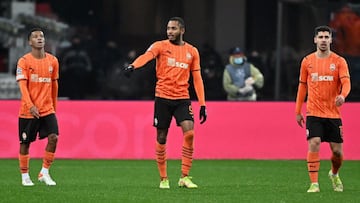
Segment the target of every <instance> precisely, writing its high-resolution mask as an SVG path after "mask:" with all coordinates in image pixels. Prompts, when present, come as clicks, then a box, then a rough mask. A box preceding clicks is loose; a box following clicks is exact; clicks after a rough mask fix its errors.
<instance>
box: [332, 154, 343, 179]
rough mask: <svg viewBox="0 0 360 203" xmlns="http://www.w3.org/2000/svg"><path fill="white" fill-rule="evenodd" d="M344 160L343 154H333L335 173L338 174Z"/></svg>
mask: <svg viewBox="0 0 360 203" xmlns="http://www.w3.org/2000/svg"><path fill="white" fill-rule="evenodd" d="M342 162H343V155H340V156H335V155H334V154H333V155H332V156H331V163H332V164H331V170H332V173H333V174H337V173H338V171H339V169H340V167H341V165H342Z"/></svg>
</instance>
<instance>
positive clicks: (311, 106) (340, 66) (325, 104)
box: [300, 52, 350, 118]
mask: <svg viewBox="0 0 360 203" xmlns="http://www.w3.org/2000/svg"><path fill="white" fill-rule="evenodd" d="M343 77H350V74H349V70H348V65H347V63H346V61H345V59H344V58H343V57H341V56H339V55H337V54H335V53H333V52H332V53H331V54H330V56H329V57H327V58H318V57H317V56H316V55H315V53H312V54H309V55H308V56H306V57H305V58H304V59H303V60H302V63H301V68H300V82H302V83H305V84H307V93H308V96H307V109H306V110H307V111H306V114H307V115H308V116H317V117H322V118H340V109H339V107H337V106H336V105H335V97H336V96H337V95H339V94H340V93H341V87H342V86H341V81H340V80H341V78H343Z"/></svg>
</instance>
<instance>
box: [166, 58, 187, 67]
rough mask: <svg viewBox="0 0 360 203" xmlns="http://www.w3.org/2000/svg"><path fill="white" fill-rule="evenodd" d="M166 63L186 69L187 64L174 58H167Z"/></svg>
mask: <svg viewBox="0 0 360 203" xmlns="http://www.w3.org/2000/svg"><path fill="white" fill-rule="evenodd" d="M167 65H168V66H171V67H178V68H184V69H187V68H188V67H189V64H187V63H182V62H178V61H176V60H175V59H174V58H168V60H167Z"/></svg>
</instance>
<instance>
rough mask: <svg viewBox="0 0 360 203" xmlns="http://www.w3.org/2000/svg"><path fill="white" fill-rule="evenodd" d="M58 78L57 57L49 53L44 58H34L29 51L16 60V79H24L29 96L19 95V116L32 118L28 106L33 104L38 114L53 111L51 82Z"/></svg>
mask: <svg viewBox="0 0 360 203" xmlns="http://www.w3.org/2000/svg"><path fill="white" fill-rule="evenodd" d="M58 78H59V62H58V60H57V58H56V57H55V56H53V55H51V54H49V53H46V54H45V58H43V59H36V58H34V57H33V56H32V55H31V53H28V54H25V55H24V56H23V57H21V58H20V59H19V60H18V64H17V70H16V81H18V82H19V81H20V80H26V84H27V90H28V93H29V96H30V98H27V97H25V96H24V95H22V96H21V106H20V111H19V117H21V118H33V116H32V115H31V113H30V108H31V107H32V106H33V105H35V106H36V107H37V108H38V110H39V113H40V116H46V115H48V114H50V113H55V109H54V105H55V104H54V103H56V101H53V96H52V95H53V91H57V90H53V89H52V87H53V86H52V82H53V81H54V80H57V79H58Z"/></svg>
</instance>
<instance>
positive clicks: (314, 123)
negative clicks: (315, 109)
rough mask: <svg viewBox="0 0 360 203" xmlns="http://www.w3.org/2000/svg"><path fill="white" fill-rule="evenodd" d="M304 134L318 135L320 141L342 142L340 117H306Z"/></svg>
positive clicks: (309, 135)
mask: <svg viewBox="0 0 360 203" xmlns="http://www.w3.org/2000/svg"><path fill="white" fill-rule="evenodd" d="M306 136H307V139H308V140H309V139H310V138H312V137H320V139H321V142H335V143H343V129H342V121H341V119H340V118H319V117H315V116H307V117H306Z"/></svg>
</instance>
